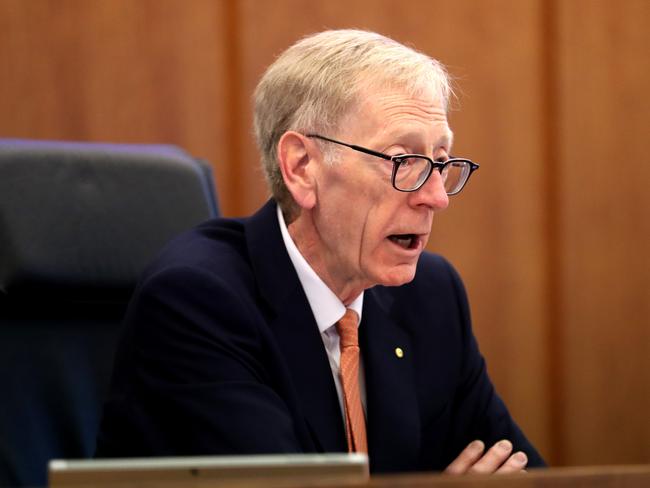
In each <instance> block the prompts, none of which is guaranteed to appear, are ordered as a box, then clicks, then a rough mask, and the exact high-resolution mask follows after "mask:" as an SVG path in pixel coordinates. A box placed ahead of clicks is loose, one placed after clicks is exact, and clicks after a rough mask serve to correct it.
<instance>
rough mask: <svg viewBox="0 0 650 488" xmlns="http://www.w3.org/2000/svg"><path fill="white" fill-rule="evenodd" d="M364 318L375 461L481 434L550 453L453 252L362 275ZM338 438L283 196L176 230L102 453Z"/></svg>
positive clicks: (134, 340)
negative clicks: (493, 378) (534, 434)
mask: <svg viewBox="0 0 650 488" xmlns="http://www.w3.org/2000/svg"><path fill="white" fill-rule="evenodd" d="M359 334H360V338H359V340H360V346H361V351H362V356H363V362H364V368H365V375H366V377H365V380H366V392H367V431H368V446H369V458H370V469H371V472H390V471H415V470H441V469H444V468H445V467H446V466H447V465H448V464H449V463H450V462H451V461H452V460H453V459H454V458H455V457H456V456H457V455H458V454H459V453H460V452H461V450H462V449H463V448H464V447H465V446H466V445H467V444H468V443H469V442H470V441H472V440H474V439H482V440H483V441H484V442H485V443H486V444H488V445H491V444H492V443H494V442H496V441H497V440H499V439H502V438H507V439H510V440H511V441H512V442H513V444H514V446H515V449H517V450H523V451H525V452H526V454H527V455H528V457H529V466H541V465H543V461H542V459H541V458H540V456H539V454H538V453H537V452H536V451H535V449H534V448H533V446H532V445H531V444H530V443H529V442H528V440H527V439H526V438H525V436H524V435H523V434H522V432H521V431H520V429H519V428H518V427H517V425H516V424H515V423H514V421H513V420H512V418H511V417H510V415H509V413H508V411H507V409H506V407H505V406H504V404H503V402H502V401H501V400H500V398H499V397H498V395H497V394H496V392H495V390H494V388H493V386H492V384H491V382H490V380H489V378H488V375H487V372H486V368H485V363H484V361H483V358H482V356H481V355H480V353H479V350H478V347H477V344H476V341H475V339H474V336H473V334H472V330H471V326H470V317H469V310H468V305H467V300H466V297H465V292H464V289H463V286H462V283H461V281H460V279H459V277H458V275H457V274H456V272H455V271H454V270H453V269H452V267H451V266H450V265H449V264H448V263H447V262H446V261H445V260H444V259H442V258H441V257H439V256H436V255H433V254H430V253H423V254H422V256H421V257H420V260H419V262H418V267H417V273H416V277H415V279H414V280H413V281H412V282H411V283H409V284H407V285H404V286H400V287H382V286H376V287H374V288H371V289H369V290H366V293H365V297H364V304H363V318H362V321H361V324H360V329H359ZM398 347H399V348H401V349H402V350H403V351H404V355H403V357H398V356H397V355H396V354H395V349H396V348H398ZM344 451H346V439H345V432H344V423H343V418H342V415H341V411H340V407H339V403H338V398H337V394H336V389H335V386H334V381H333V378H332V372H331V369H330V365H329V362H328V359H327V354H326V352H325V348H324V346H323V342H322V340H321V337H320V333H319V331H318V327H317V326H316V322H315V319H314V317H313V314H312V312H311V309H310V307H309V303H308V302H307V298H306V296H305V294H304V291H303V289H302V287H301V285H300V282H299V280H298V276H297V274H296V272H295V270H294V268H293V265H292V263H291V261H290V259H289V256H288V254H287V252H286V249H285V247H284V243H283V241H282V236H281V234H280V228H279V224H278V221H277V217H276V207H275V203H274V202H273V201H270V202H269V203H267V204H266V205H265V206H264V207H263V208H262V209H261V210H260V211H259V212H258V213H257V214H255V215H254V216H252V217H250V218H249V219H241V220H234V219H214V220H210V221H208V222H206V223H204V224H202V225H200V226H199V227H197V228H195V229H194V230H192V231H190V232H188V233H186V234H184V235H181V236H180V237H178V238H176V239H175V240H174V241H172V242H171V243H170V244H169V245H168V246H167V247H166V248H165V249H164V250H163V252H162V253H161V255H160V256H159V257H158V258H157V259H156V261H155V262H154V263H153V264H152V265H151V266H150V267H149V268H148V270H147V271H146V272H145V274H144V276H143V278H142V280H141V282H140V284H139V285H138V288H137V289H136V292H135V295H134V297H133V299H132V302H131V305H130V308H129V312H128V314H127V318H126V334H125V336H124V338H123V341H122V344H121V346H120V350H119V352H118V355H117V357H116V366H115V372H114V376H113V382H112V386H111V392H110V396H109V398H108V401H107V403H106V405H105V410H104V417H103V420H102V426H101V429H100V434H99V438H98V448H97V456H100V457H101V456H147V455H156V456H163V455H198V454H245V453H283V452H287V453H288V452H344Z"/></svg>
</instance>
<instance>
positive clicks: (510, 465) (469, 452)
mask: <svg viewBox="0 0 650 488" xmlns="http://www.w3.org/2000/svg"><path fill="white" fill-rule="evenodd" d="M484 450H485V444H483V442H481V441H478V440H476V441H473V442H470V444H469V445H468V446H467V447H466V448H465V449H464V450H463V452H461V453H460V455H459V456H458V457H457V458H456V459H454V461H453V462H452V463H451V464H450V465H449V466H447V469H445V471H444V472H445V473H446V474H467V473H472V474H492V473H516V472H520V471H522V472H523V471H525V469H524V468H525V467H526V463H528V457H526V454H524V453H523V452H521V451H517V452H516V453H514V454H512V455H510V453H511V452H512V443H511V442H510V441H507V440H505V439H504V440H502V441H499V442H497V443H496V444H495V445H493V446H492V447H491V448H490V449H489V450H488V451H487V452H486V453H485V454H483V451H484Z"/></svg>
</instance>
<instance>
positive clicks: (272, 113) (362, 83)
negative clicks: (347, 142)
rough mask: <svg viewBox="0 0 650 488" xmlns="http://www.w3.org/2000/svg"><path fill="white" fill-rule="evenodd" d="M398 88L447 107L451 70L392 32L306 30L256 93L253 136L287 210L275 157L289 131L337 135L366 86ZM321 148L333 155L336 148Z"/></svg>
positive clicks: (286, 194)
mask: <svg viewBox="0 0 650 488" xmlns="http://www.w3.org/2000/svg"><path fill="white" fill-rule="evenodd" d="M385 88H390V89H395V90H400V91H402V92H404V93H405V94H406V95H409V96H417V95H419V94H433V96H435V97H436V98H438V99H439V100H440V101H441V102H442V103H443V106H444V107H445V108H446V107H447V106H448V103H449V98H450V96H451V87H450V81H449V76H448V75H447V72H446V70H445V68H444V67H443V66H442V64H440V63H439V62H438V61H436V60H435V59H432V58H430V57H429V56H427V55H425V54H423V53H420V52H418V51H415V50H414V49H411V48H409V47H407V46H404V45H403V44H400V43H399V42H397V41H394V40H393V39H389V38H387V37H385V36H382V35H380V34H377V33H374V32H367V31H361V30H330V31H325V32H320V33H318V34H313V35H310V36H307V37H305V38H303V39H301V40H300V41H298V42H297V43H295V44H294V45H293V46H291V47H289V48H288V49H287V50H286V51H284V52H283V53H282V54H281V55H280V56H279V57H278V58H277V59H276V60H275V62H274V63H273V64H272V65H271V66H270V67H269V68H268V69H267V70H266V72H265V73H264V75H263V76H262V79H261V80H260V82H259V84H258V85H257V88H256V90H255V95H254V112H255V121H254V125H255V137H256V140H257V145H258V148H259V151H260V154H261V159H262V167H263V170H264V174H265V176H266V179H267V182H268V184H269V187H270V190H271V193H272V194H273V196H274V198H275V199H276V200H277V201H278V203H279V204H280V206H281V207H282V209H283V210H284V212H285V214H292V213H294V211H295V210H296V208H295V203H294V202H293V198H292V197H291V194H290V193H289V191H288V190H287V188H286V186H285V184H284V180H283V178H282V173H281V171H280V167H279V164H278V160H277V145H278V141H279V140H280V137H282V135H283V134H284V133H285V132H286V131H289V130H292V131H296V132H300V133H302V134H307V133H310V132H313V133H322V134H324V135H330V136H334V135H335V134H336V132H335V131H336V129H337V127H336V126H337V123H339V122H340V120H341V119H342V118H343V116H345V115H347V114H348V113H351V112H352V110H354V109H355V108H356V107H357V104H358V102H359V101H360V100H359V98H360V97H359V95H360V93H361V92H362V91H364V90H367V89H385ZM321 147H323V151H324V154H325V157H326V160H327V161H328V162H332V160H333V155H334V153H333V152H332V151H333V150H332V149H331V145H330V148H328V147H326V146H325V145H323V146H321Z"/></svg>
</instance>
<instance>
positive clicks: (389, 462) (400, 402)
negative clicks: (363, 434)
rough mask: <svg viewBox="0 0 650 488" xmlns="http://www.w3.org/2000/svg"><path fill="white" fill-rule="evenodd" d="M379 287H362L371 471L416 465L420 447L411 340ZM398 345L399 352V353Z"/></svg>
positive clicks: (411, 467)
mask: <svg viewBox="0 0 650 488" xmlns="http://www.w3.org/2000/svg"><path fill="white" fill-rule="evenodd" d="M380 290H381V288H374V289H370V290H367V291H366V294H365V296H364V304H363V318H362V320H361V326H360V345H361V351H362V355H363V363H364V368H365V374H366V393H367V405H368V407H367V410H368V412H367V417H368V419H367V422H368V446H369V449H368V450H369V455H370V466H371V470H373V471H397V470H407V469H414V468H415V467H416V466H417V464H418V454H419V450H420V416H419V411H418V402H417V397H416V390H415V383H414V376H413V361H412V356H411V351H412V349H411V347H410V346H411V341H410V337H409V335H408V334H407V333H406V332H405V331H404V330H403V329H402V328H401V327H400V326H399V325H398V324H397V323H395V322H394V320H393V319H392V318H391V317H390V316H389V315H388V310H390V303H388V300H389V299H390V297H389V295H388V294H387V293H383V294H382V292H381V291H380ZM384 291H385V290H384ZM381 295H384V296H383V297H382V298H383V300H381V299H380V296H381ZM397 348H400V349H401V350H402V352H403V355H402V357H401V358H400V357H398V354H399V352H396V349H397Z"/></svg>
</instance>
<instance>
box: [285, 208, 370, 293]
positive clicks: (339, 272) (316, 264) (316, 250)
mask: <svg viewBox="0 0 650 488" xmlns="http://www.w3.org/2000/svg"><path fill="white" fill-rule="evenodd" d="M287 229H288V231H289V235H290V236H291V239H292V240H293V242H294V243H295V244H296V247H297V248H298V251H300V254H302V256H303V257H304V258H305V260H306V261H307V263H309V266H311V268H312V269H313V270H314V272H315V273H316V274H317V275H318V277H319V278H320V279H321V280H323V283H325V284H326V285H327V287H328V288H329V289H330V290H332V292H334V294H335V295H336V296H337V297H338V298H339V300H341V302H342V303H343V304H344V305H345V306H348V305H350V304H351V303H352V302H353V301H354V299H355V298H357V297H358V296H359V295H360V294H361V292H362V291H363V290H364V289H366V288H369V287H370V286H371V285H370V284H367V283H364V282H363V280H360V279H358V278H355V277H354V276H352V275H351V274H350V273H349V272H348V271H347V270H345V269H341V266H340V264H339V263H337V262H335V260H334V256H333V253H332V252H331V250H330V249H328V247H327V245H326V244H325V243H324V241H323V239H322V238H321V236H320V235H319V234H318V231H317V229H316V227H315V226H314V225H313V221H312V220H311V218H310V216H309V213H308V212H305V211H304V210H303V211H302V212H301V214H300V215H299V216H298V217H297V218H296V219H295V220H294V221H293V222H291V223H290V224H289V225H288V226H287Z"/></svg>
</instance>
